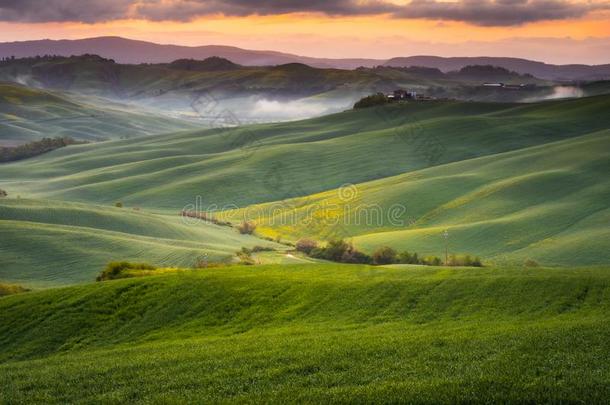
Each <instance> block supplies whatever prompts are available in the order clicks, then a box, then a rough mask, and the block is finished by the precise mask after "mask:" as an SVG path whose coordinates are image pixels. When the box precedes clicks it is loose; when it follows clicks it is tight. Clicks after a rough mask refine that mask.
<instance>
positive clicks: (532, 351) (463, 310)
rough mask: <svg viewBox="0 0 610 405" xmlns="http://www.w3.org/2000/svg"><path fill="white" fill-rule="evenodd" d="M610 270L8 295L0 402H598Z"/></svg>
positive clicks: (609, 372) (392, 274)
mask: <svg viewBox="0 0 610 405" xmlns="http://www.w3.org/2000/svg"><path fill="white" fill-rule="evenodd" d="M609 303H610V272H609V271H608V269H607V268H597V269H596V268H585V269H542V268H540V269H529V270H528V269H522V268H519V269H509V268H505V269H501V268H489V269H445V268H438V269H431V268H417V267H410V268H407V269H394V268H380V267H377V268H373V267H366V266H340V265H317V266H312V265H310V266H282V267H279V266H261V267H257V268H252V267H249V268H239V267H235V268H226V269H208V270H205V271H198V272H185V273H181V274H177V275H165V276H152V277H148V278H141V279H130V280H118V281H113V282H104V283H97V284H95V285H93V284H91V285H86V286H78V287H69V288H62V289H53V290H46V291H41V292H32V293H25V294H19V295H14V296H8V297H4V298H0V386H2V387H3V389H2V390H1V391H0V400H1V401H3V402H8V403H14V402H24V401H27V402H45V403H66V402H132V403H133V402H146V403H160V402H165V403H167V402H193V401H204V402H228V401H231V402H245V403H255V402H269V401H272V402H291V401H297V402H359V401H365V402H369V401H370V402H388V403H389V402H413V403H415V402H417V403H422V402H426V403H466V402H468V403H473V402H511V403H518V402H530V401H533V402H537V403H549V402H563V403H567V402H586V403H603V402H605V401H606V399H607V398H608V396H609V395H610V388H609V387H610V380H609V378H610V368H609V364H610V361H609V360H610V358H609V357H608V356H609V353H610V346H609V341H608V339H607V336H608V334H609V333H610V329H609V328H610V326H609V325H610V324H609V323H608V322H607V314H608V311H609V310H610V307H609Z"/></svg>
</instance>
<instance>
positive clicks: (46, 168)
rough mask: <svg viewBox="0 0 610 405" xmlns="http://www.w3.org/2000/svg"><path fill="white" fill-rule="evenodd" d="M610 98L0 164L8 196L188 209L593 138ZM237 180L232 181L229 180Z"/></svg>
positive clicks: (136, 142)
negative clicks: (194, 205) (198, 203)
mask: <svg viewBox="0 0 610 405" xmlns="http://www.w3.org/2000/svg"><path fill="white" fill-rule="evenodd" d="M608 108H610V96H599V97H592V98H584V99H578V100H567V101H553V102H546V103H538V104H526V105H520V104H495V103H464V102H421V103H412V104H406V105H392V106H388V107H384V108H372V109H366V110H357V111H348V112H344V113H341V114H335V115H331V116H327V117H322V118H317V119H312V120H305V121H299V122H291V123H281V124H266V125H255V126H246V127H239V128H227V129H214V130H204V131H193V132H182V133H176V134H170V135H162V136H154V137H146V138H139V139H131V140H125V141H118V142H105V143H102V144H90V145H77V146H71V147H67V148H62V149H61V150H56V151H54V152H51V153H48V154H45V155H44V156H40V157H37V158H34V159H29V160H28V161H27V162H17V163H14V164H8V165H2V166H0V187H1V188H4V189H6V190H7V191H8V192H9V193H11V194H12V195H15V194H21V195H22V196H28V197H29V196H33V197H37V198H38V197H44V198H47V197H52V198H54V199H62V200H69V201H87V202H94V203H113V202H114V201H117V200H120V201H124V202H127V203H129V204H130V205H132V206H133V205H140V206H143V207H149V208H154V209H170V210H172V211H175V210H179V209H182V207H184V206H185V205H186V204H192V203H194V202H195V198H196V196H198V195H199V196H201V201H202V203H203V205H204V207H207V206H209V205H212V204H216V205H218V206H219V207H222V206H225V205H227V204H234V205H237V206H238V207H244V206H247V205H250V204H255V203H261V202H270V201H277V200H283V199H285V198H289V197H296V196H305V195H309V194H313V193H316V192H321V191H324V190H329V189H333V188H337V187H340V186H341V185H342V184H344V183H361V182H365V181H370V180H373V179H379V178H384V177H388V176H392V175H398V174H401V173H405V172H409V171H413V170H420V169H424V168H426V167H429V166H433V165H440V164H445V163H451V162H457V161H462V160H466V159H472V158H476V157H480V156H486V155H492V154H496V153H501V152H506V151H511V150H517V149H521V148H525V147H530V146H535V145H540V144H545V143H548V142H555V141H559V140H563V139H568V138H573V137H577V136H582V135H586V134H589V133H593V132H596V131H599V130H603V129H607V128H609V127H610V117H608V115H607V114H605V112H606V111H607V110H608ZM228 185H230V187H229V186H228Z"/></svg>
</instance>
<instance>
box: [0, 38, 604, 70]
mask: <svg viewBox="0 0 610 405" xmlns="http://www.w3.org/2000/svg"><path fill="white" fill-rule="evenodd" d="M85 53H90V54H96V55H100V56H103V57H105V58H111V59H114V60H115V61H117V62H118V63H128V64H137V63H169V62H172V61H175V60H177V59H199V60H200V59H206V58H209V57H212V56H217V57H221V58H225V59H229V60H230V61H232V62H233V63H236V64H240V65H244V66H268V65H282V64H287V63H304V64H307V65H310V66H313V67H318V68H338V69H355V68H358V67H361V66H362V67H374V66H379V65H386V66H396V67H407V66H420V67H429V68H437V69H440V70H442V71H444V72H449V71H455V70H460V69H462V68H463V67H465V66H469V65H493V66H497V67H502V68H505V69H508V70H512V71H515V72H518V73H520V74H531V75H533V76H536V77H538V78H541V79H547V80H608V79H610V64H605V65H593V66H591V65H580V64H572V65H553V64H547V63H544V62H537V61H531V60H527V59H519V58H508V57H507V58H502V57H447V58H445V57H440V56H424V55H422V56H409V57H397V58H392V59H389V60H382V59H371V58H345V59H340V58H339V59H331V58H314V57H307V56H299V55H293V54H288V53H282V52H276V51H257V50H247V49H241V48H237V47H233V46H221V45H205V46H195V47H192V46H181V45H162V44H156V43H152V42H146V41H137V40H131V39H126V38H121V37H98V38H86V39H77V40H49V39H45V40H36V41H23V42H4V43H0V57H10V56H15V57H28V56H36V55H45V54H52V55H62V56H71V55H82V54H85Z"/></svg>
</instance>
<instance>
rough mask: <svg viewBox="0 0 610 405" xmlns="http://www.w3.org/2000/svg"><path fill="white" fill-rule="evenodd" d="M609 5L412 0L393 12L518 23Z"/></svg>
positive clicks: (555, 1) (474, 21)
mask: <svg viewBox="0 0 610 405" xmlns="http://www.w3.org/2000/svg"><path fill="white" fill-rule="evenodd" d="M607 7H608V5H607V3H606V4H601V3H595V4H594V3H575V2H567V1H559V0H536V1H533V0H495V1H493V0H463V1H460V2H455V3H449V2H440V1H435V0H413V1H412V2H411V3H410V4H409V5H408V6H406V7H403V8H402V10H400V11H397V12H395V13H394V15H395V16H397V17H405V18H423V19H432V20H452V21H465V22H469V23H472V24H476V25H484V26H510V25H520V24H525V23H529V22H535V21H544V20H565V19H569V18H578V17H582V16H584V15H585V14H587V13H589V12H591V11H594V10H597V9H602V8H607Z"/></svg>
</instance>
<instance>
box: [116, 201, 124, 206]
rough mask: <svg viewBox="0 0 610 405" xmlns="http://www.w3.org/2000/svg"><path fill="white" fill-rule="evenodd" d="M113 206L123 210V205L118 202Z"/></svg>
mask: <svg viewBox="0 0 610 405" xmlns="http://www.w3.org/2000/svg"><path fill="white" fill-rule="evenodd" d="M114 206H115V207H117V208H123V203H122V202H120V201H119V202H117V203H115V204H114Z"/></svg>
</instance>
